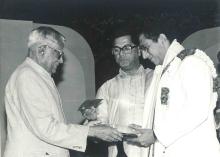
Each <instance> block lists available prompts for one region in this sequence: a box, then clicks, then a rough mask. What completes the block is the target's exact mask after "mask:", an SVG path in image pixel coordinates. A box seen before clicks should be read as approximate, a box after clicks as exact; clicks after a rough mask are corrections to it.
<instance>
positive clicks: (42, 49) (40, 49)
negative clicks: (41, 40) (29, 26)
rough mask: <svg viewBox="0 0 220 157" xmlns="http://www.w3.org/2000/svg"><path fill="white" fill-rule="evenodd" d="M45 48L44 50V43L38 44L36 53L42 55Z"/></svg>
mask: <svg viewBox="0 0 220 157" xmlns="http://www.w3.org/2000/svg"><path fill="white" fill-rule="evenodd" d="M45 50H46V46H44V45H41V46H38V48H37V52H38V54H39V55H42V56H43V55H44V53H45Z"/></svg>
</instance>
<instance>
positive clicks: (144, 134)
mask: <svg viewBox="0 0 220 157" xmlns="http://www.w3.org/2000/svg"><path fill="white" fill-rule="evenodd" d="M129 127H130V128H132V129H134V131H135V132H137V134H138V137H137V138H129V139H126V141H127V142H128V143H130V144H134V145H137V146H140V147H149V146H150V145H151V144H153V143H154V142H155V140H156V137H155V135H154V132H153V130H152V129H142V128H141V127H140V126H138V125H135V124H131V125H129Z"/></svg>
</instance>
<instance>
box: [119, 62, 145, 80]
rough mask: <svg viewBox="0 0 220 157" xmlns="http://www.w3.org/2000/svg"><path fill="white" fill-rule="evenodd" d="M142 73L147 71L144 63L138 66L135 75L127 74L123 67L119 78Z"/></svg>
mask: <svg viewBox="0 0 220 157" xmlns="http://www.w3.org/2000/svg"><path fill="white" fill-rule="evenodd" d="M142 73H145V69H144V67H143V66H142V65H140V67H139V68H138V70H137V71H136V72H135V73H134V74H133V75H129V74H127V73H126V72H125V71H123V70H122V69H119V74H118V77H119V78H125V77H128V76H137V75H141V74H142Z"/></svg>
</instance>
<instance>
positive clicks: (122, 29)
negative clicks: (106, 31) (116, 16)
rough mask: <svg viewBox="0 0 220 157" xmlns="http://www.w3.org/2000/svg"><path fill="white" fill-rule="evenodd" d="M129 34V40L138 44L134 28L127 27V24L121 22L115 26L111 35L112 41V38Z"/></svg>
mask: <svg viewBox="0 0 220 157" xmlns="http://www.w3.org/2000/svg"><path fill="white" fill-rule="evenodd" d="M126 35H129V36H130V37H131V41H132V42H133V43H134V44H135V45H138V32H137V31H135V29H134V28H132V27H129V24H127V25H126V24H121V25H118V26H117V27H116V28H115V31H114V33H113V35H112V43H113V42H114V40H115V39H116V38H118V37H122V36H126Z"/></svg>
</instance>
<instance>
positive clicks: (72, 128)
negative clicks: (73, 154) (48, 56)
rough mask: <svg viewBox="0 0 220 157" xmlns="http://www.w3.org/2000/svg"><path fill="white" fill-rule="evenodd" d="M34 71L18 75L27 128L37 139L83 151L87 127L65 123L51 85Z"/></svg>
mask: <svg viewBox="0 0 220 157" xmlns="http://www.w3.org/2000/svg"><path fill="white" fill-rule="evenodd" d="M44 81H45V80H42V79H40V78H39V76H37V75H36V74H35V73H34V72H30V71H28V72H24V73H22V74H21V75H19V77H18V78H17V92H18V100H19V101H20V113H21V115H22V118H23V121H24V122H25V124H26V126H27V128H28V129H29V130H30V131H31V132H32V133H33V134H34V135H35V136H37V137H38V138H39V139H40V140H42V141H45V142H47V143H50V144H52V145H56V146H60V147H63V148H68V149H73V150H77V151H85V149H86V143H87V135H88V130H89V128H88V126H81V125H76V124H68V125H67V124H66V123H65V122H63V121H62V120H61V118H60V117H59V116H57V115H58V114H60V113H59V110H58V105H59V106H60V105H61V104H58V103H57V101H55V99H57V98H56V95H55V94H54V95H53V88H51V87H50V86H48V84H47V83H45V82H44Z"/></svg>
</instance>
